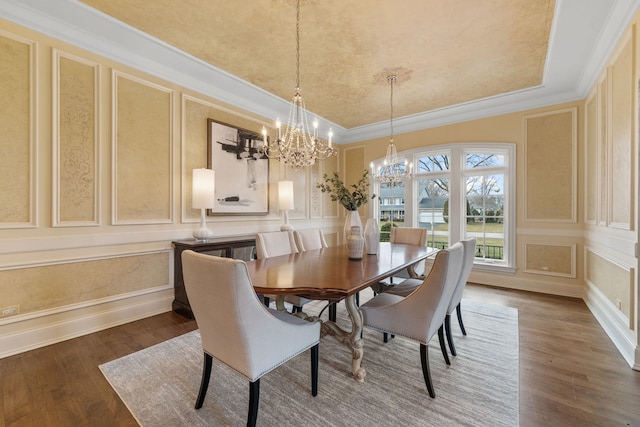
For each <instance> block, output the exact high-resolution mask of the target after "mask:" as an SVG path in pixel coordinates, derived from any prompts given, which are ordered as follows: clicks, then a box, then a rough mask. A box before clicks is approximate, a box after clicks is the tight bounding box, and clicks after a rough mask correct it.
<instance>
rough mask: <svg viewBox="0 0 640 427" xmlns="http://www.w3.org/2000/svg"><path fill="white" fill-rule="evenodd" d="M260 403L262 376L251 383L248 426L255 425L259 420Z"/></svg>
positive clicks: (252, 426)
mask: <svg viewBox="0 0 640 427" xmlns="http://www.w3.org/2000/svg"><path fill="white" fill-rule="evenodd" d="M258 403H260V378H258V379H257V380H255V381H253V382H250V383H249V417H248V419H247V427H255V425H256V421H257V420H258Z"/></svg>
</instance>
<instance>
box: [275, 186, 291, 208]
mask: <svg viewBox="0 0 640 427" xmlns="http://www.w3.org/2000/svg"><path fill="white" fill-rule="evenodd" d="M278 205H279V206H280V210H283V211H284V210H289V211H290V210H292V209H293V181H279V182H278Z"/></svg>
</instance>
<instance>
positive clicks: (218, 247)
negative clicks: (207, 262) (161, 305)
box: [171, 237, 256, 319]
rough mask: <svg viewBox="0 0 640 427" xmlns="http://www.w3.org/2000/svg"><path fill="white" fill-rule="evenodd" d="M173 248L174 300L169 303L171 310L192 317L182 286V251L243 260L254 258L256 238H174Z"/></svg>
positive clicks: (185, 292)
mask: <svg viewBox="0 0 640 427" xmlns="http://www.w3.org/2000/svg"><path fill="white" fill-rule="evenodd" d="M172 243H173V247H174V248H175V250H174V258H173V289H174V294H175V296H174V300H173V303H172V304H171V307H172V308H173V311H175V312H176V313H178V314H181V315H183V316H185V317H188V318H190V319H193V313H192V311H191V306H190V305H189V298H187V291H186V289H185V288H184V279H183V277H182V252H183V251H186V250H188V249H190V250H192V251H194V252H199V253H204V254H209V255H215V256H220V257H225V258H237V259H242V260H244V261H250V260H252V259H255V258H256V256H255V252H256V250H255V248H256V239H255V238H254V237H251V238H247V237H244V238H238V239H209V240H207V241H201V240H195V239H189V240H175V241H173V242H172Z"/></svg>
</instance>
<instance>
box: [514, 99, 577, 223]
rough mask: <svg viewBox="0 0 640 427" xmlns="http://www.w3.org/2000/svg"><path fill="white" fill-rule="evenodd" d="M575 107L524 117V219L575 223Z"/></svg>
mask: <svg viewBox="0 0 640 427" xmlns="http://www.w3.org/2000/svg"><path fill="white" fill-rule="evenodd" d="M576 115H577V111H576V109H575V108H571V109H566V110H559V111H554V112H550V113H544V114H536V115H531V116H526V117H525V144H526V148H525V169H526V172H525V189H526V195H525V219H526V220H528V221H532V222H576V220H577V215H576V210H577V209H576V198H577V194H576V193H577V174H576V171H577V156H576V152H577V151H576V150H577V132H576V120H577V119H576Z"/></svg>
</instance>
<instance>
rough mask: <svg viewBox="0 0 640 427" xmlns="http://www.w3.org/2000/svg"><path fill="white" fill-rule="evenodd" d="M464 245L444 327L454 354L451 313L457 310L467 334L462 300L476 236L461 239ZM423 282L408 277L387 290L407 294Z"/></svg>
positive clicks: (392, 292) (460, 323) (469, 271)
mask: <svg viewBox="0 0 640 427" xmlns="http://www.w3.org/2000/svg"><path fill="white" fill-rule="evenodd" d="M461 243H462V246H463V247H464V258H463V261H462V271H461V272H460V278H459V279H458V284H457V285H456V290H455V291H454V293H453V296H452V297H451V301H450V302H449V307H448V308H447V315H446V316H445V319H444V329H445V332H446V335H447V343H448V344H449V350H450V351H451V354H452V355H453V356H457V355H458V353H457V351H456V346H455V344H454V342H453V334H452V332H451V315H452V314H453V312H454V311H455V312H456V314H457V317H458V325H459V326H460V330H461V331H462V335H467V331H466V330H465V328H464V322H463V321H462V310H461V308H460V302H461V301H462V294H463V293H464V288H465V286H466V285H467V280H469V275H470V274H471V269H472V268H473V261H474V259H475V256H476V238H475V237H471V238H470V239H466V240H461ZM421 284H422V281H421V280H419V279H407V280H405V281H403V282H401V283H399V284H398V285H396V286H394V287H393V288H392V289H389V290H388V291H387V292H389V293H390V294H394V295H400V296H407V295H409V294H411V293H412V292H413V291H415V290H416V289H417V288H418V286H420V285H421Z"/></svg>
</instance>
